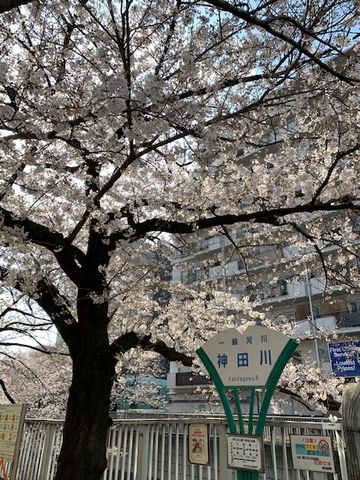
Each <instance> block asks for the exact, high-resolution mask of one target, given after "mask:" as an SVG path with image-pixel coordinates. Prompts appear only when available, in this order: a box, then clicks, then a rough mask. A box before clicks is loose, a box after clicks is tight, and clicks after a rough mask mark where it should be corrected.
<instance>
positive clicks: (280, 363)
mask: <svg viewBox="0 0 360 480" xmlns="http://www.w3.org/2000/svg"><path fill="white" fill-rule="evenodd" d="M297 346H298V344H297V342H296V341H295V340H289V341H288V343H287V344H286V345H285V347H284V349H283V351H282V352H281V354H280V356H279V358H278V359H277V361H276V363H275V365H274V368H273V369H272V371H271V373H270V376H269V378H268V381H267V382H266V385H265V389H266V392H265V396H264V399H263V402H262V405H261V409H260V413H259V418H258V421H257V424H256V430H255V435H262V434H263V431H264V427H265V420H266V414H267V412H268V409H269V405H270V400H271V398H272V396H273V395H274V392H275V388H276V385H277V382H278V380H279V378H280V376H281V374H282V372H283V370H284V368H285V365H286V364H287V362H288V361H289V360H290V358H291V355H292V354H293V353H294V351H295V349H296V347H297Z"/></svg>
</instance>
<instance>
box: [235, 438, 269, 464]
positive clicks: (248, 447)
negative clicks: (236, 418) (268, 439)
mask: <svg viewBox="0 0 360 480" xmlns="http://www.w3.org/2000/svg"><path fill="white" fill-rule="evenodd" d="M227 455H228V467H229V468H236V469H239V470H247V471H252V472H263V471H264V444H263V439H262V437H258V436H255V435H227Z"/></svg>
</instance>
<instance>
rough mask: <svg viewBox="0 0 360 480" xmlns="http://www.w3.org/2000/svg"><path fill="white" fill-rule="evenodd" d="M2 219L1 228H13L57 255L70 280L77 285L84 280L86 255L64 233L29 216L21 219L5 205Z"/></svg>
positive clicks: (0, 210)
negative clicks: (83, 267) (55, 230)
mask: <svg viewBox="0 0 360 480" xmlns="http://www.w3.org/2000/svg"><path fill="white" fill-rule="evenodd" d="M0 219H1V220H2V222H1V227H0V228H1V229H4V227H6V229H12V234H13V235H14V236H18V237H25V239H26V240H29V241H30V242H31V243H33V244H35V245H38V246H41V247H44V248H46V249H47V250H49V251H50V252H51V253H52V254H53V255H54V256H55V257H56V259H57V261H58V262H59V265H60V266H61V268H62V269H63V270H64V272H65V273H66V274H67V275H68V277H69V278H70V280H72V281H73V282H74V283H75V284H76V285H79V284H81V283H82V282H83V280H84V279H83V275H82V271H81V267H82V266H83V265H84V264H85V255H84V253H83V252H82V251H81V250H80V249H79V248H77V247H75V246H74V245H71V242H69V241H68V240H66V239H65V238H64V237H63V235H62V234H60V233H58V232H54V231H52V230H50V229H49V228H48V227H46V226H45V225H41V224H39V223H36V222H34V221H32V220H30V219H28V218H24V219H19V218H17V217H16V215H15V214H13V213H12V212H10V211H9V210H7V209H5V208H3V207H0ZM22 240H24V238H23V239H22Z"/></svg>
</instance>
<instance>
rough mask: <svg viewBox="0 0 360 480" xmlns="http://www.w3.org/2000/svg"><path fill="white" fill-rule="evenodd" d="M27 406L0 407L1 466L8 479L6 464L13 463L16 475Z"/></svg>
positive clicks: (12, 469) (13, 470) (12, 467)
mask: <svg viewBox="0 0 360 480" xmlns="http://www.w3.org/2000/svg"><path fill="white" fill-rule="evenodd" d="M25 413H26V405H0V465H1V466H2V475H3V476H4V478H5V479H6V478H7V477H6V471H5V463H11V464H12V466H11V471H12V473H15V471H16V463H17V458H18V455H19V449H20V443H21V434H22V430H23V426H24V421H25Z"/></svg>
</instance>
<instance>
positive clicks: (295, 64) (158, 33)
mask: <svg viewBox="0 0 360 480" xmlns="http://www.w3.org/2000/svg"><path fill="white" fill-rule="evenodd" d="M19 3H20V4H21V3H22V2H14V4H19ZM4 10H6V8H5V9H3V10H2V11H4ZM357 15H358V4H357V2H355V1H351V0H342V1H341V2H328V1H325V2H323V1H321V2H320V1H317V0H310V1H307V2H305V1H304V2H302V1H300V2H298V1H292V0H288V1H285V0H278V1H276V0H275V1H270V2H263V1H262V0H259V1H256V2H245V3H238V2H231V3H229V2H227V1H225V0H208V1H205V2H197V1H190V2H182V1H181V0H179V1H176V2H175V1H174V2H172V1H169V0H161V1H158V2H152V1H148V0H142V1H136V2H134V1H132V0H123V1H120V2H113V1H112V0H109V1H107V2H90V1H75V0H69V1H66V2H51V3H50V2H46V1H39V2H32V3H29V4H28V5H26V6H22V7H21V11H20V14H19V10H17V9H14V10H9V11H8V12H5V13H3V14H2V15H1V18H0V35H1V42H0V52H1V68H0V72H1V75H0V130H1V138H0V141H1V158H0V164H1V168H2V173H3V174H2V179H1V190H0V217H1V229H0V244H1V250H0V255H1V257H0V258H1V278H2V280H3V282H4V284H5V285H7V286H9V287H11V288H13V289H16V290H18V291H20V292H22V294H24V295H27V296H29V297H31V298H32V299H33V300H34V301H36V302H37V303H38V304H39V305H40V307H41V308H42V309H43V310H45V312H46V313H47V315H48V316H49V318H50V319H51V320H52V322H53V323H54V324H55V326H56V327H57V329H58V330H59V332H60V334H61V336H62V337H63V339H64V341H65V342H66V344H67V346H68V348H69V352H70V355H71V357H72V361H73V380H72V387H71V390H70V398H69V407H68V410H67V421H66V424H65V437H64V438H65V440H64V444H63V448H62V452H61V454H60V460H59V467H58V473H57V480H59V479H60V478H61V479H62V480H65V479H67V478H78V480H82V479H83V478H87V479H88V480H92V479H97V478H100V476H101V472H102V471H103V469H104V468H105V446H104V442H105V441H104V439H105V436H106V435H105V434H106V429H107V411H108V408H109V398H110V391H111V387H112V382H113V380H112V379H113V376H114V370H115V364H116V362H117V360H118V358H119V357H121V356H122V355H123V354H125V353H126V352H127V351H129V350H130V349H132V348H135V347H139V348H142V349H144V350H150V351H156V352H158V353H161V354H163V355H164V356H166V357H167V358H168V359H170V360H179V361H182V362H183V363H185V364H187V365H191V363H192V358H191V356H192V354H193V349H194V345H195V346H196V345H198V344H199V343H200V342H201V341H202V339H203V336H208V335H211V334H212V333H213V332H214V331H218V330H220V329H222V328H224V326H225V325H228V324H231V323H234V321H236V319H237V318H238V317H239V316H240V314H241V316H244V315H245V316H246V318H247V319H251V318H254V316H256V315H257V314H256V312H255V313H254V312H253V311H252V308H251V305H250V303H249V299H248V298H247V297H246V296H243V298H241V299H238V300H237V301H236V302H234V301H233V300H231V299H230V298H228V299H226V298H225V297H227V296H228V297H229V295H226V294H223V300H222V305H219V302H217V301H212V300H213V299H214V298H215V300H216V297H217V296H218V293H217V292H216V291H214V292H209V293H202V292H200V293H199V292H198V291H196V290H195V291H190V290H191V289H190V288H188V287H185V286H181V285H180V286H176V285H171V286H165V284H167V283H168V282H167V281H166V274H165V275H164V272H166V271H167V269H168V265H169V264H168V260H167V259H168V258H169V256H170V257H171V256H172V248H173V247H174V246H175V247H176V248H178V237H179V236H182V235H188V234H191V235H192V236H195V237H196V235H197V234H198V233H199V234H201V231H202V230H204V229H210V230H211V229H215V230H214V231H215V232H225V233H226V234H227V235H228V236H230V237H231V238H232V234H231V231H230V230H231V229H230V226H231V225H234V224H238V226H237V228H238V229H239V230H240V231H241V238H242V240H241V241H239V242H238V244H237V239H233V238H232V240H233V241H234V244H235V247H236V248H238V249H240V251H241V249H242V248H244V249H245V250H246V249H247V248H250V247H253V246H257V245H261V244H263V243H264V241H268V242H270V243H272V244H281V243H284V242H285V243H286V242H288V241H291V243H293V238H292V236H294V237H296V242H295V244H294V247H295V248H296V249H297V250H296V252H297V253H296V255H295V256H296V257H297V259H296V260H297V263H300V262H301V261H302V259H305V261H306V262H307V263H312V262H313V261H314V259H315V257H316V258H317V260H316V261H317V263H319V264H320V266H321V268H323V270H324V272H325V273H324V274H325V275H326V278H327V283H328V284H329V285H330V284H331V282H332V281H334V279H335V278H336V277H341V278H342V280H343V281H344V278H345V277H346V281H348V280H349V281H351V277H350V278H349V275H348V272H349V269H346V268H343V267H345V266H346V265H347V264H348V262H349V261H350V260H351V261H354V260H355V259H356V258H358V255H359V251H358V244H357V237H358V235H357V232H356V230H354V229H353V228H352V225H351V223H350V218H351V217H354V216H355V217H356V216H357V215H358V209H359V197H358V195H359V192H358V187H357V186H358V184H359V174H360V172H359V167H358V157H357V152H358V149H359V142H358V138H357V126H358V114H359V112H358V98H357V95H358V91H357V86H358V82H359V80H358V77H357V76H358V73H357V70H356V59H357V50H356V46H355V44H356V37H357V35H358V32H357V28H356V18H357ZM229 229H230V230H229ZM300 233H301V239H300V240H299V234H300ZM174 237H177V238H176V241H174ZM304 245H305V246H304ZM309 246H311V248H310V249H309ZM332 247H333V248H334V250H335V251H336V252H337V254H336V255H334V256H332V255H326V252H328V251H329V249H331V248H332ZM339 265H340V266H339ZM351 269H352V271H354V269H353V265H352V266H351ZM351 269H350V270H351ZM276 274H277V272H274V276H275V275H276ZM164 291H165V292H166V295H165V296H164ZM227 293H229V292H227ZM219 295H220V294H219ZM225 302H232V310H231V314H230V315H228V316H224V315H223V309H224V303H225ZM80 411H81V412H82V413H81V418H80V415H79V414H78V412H80ZM94 419H96V421H95V420H94ZM90 425H91V428H90ZM89 437H91V441H90V440H89ZM98 447H99V448H98ZM79 452H81V453H79ZM73 457H74V458H73ZM70 458H71V459H72V460H70ZM88 459H91V461H88Z"/></svg>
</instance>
